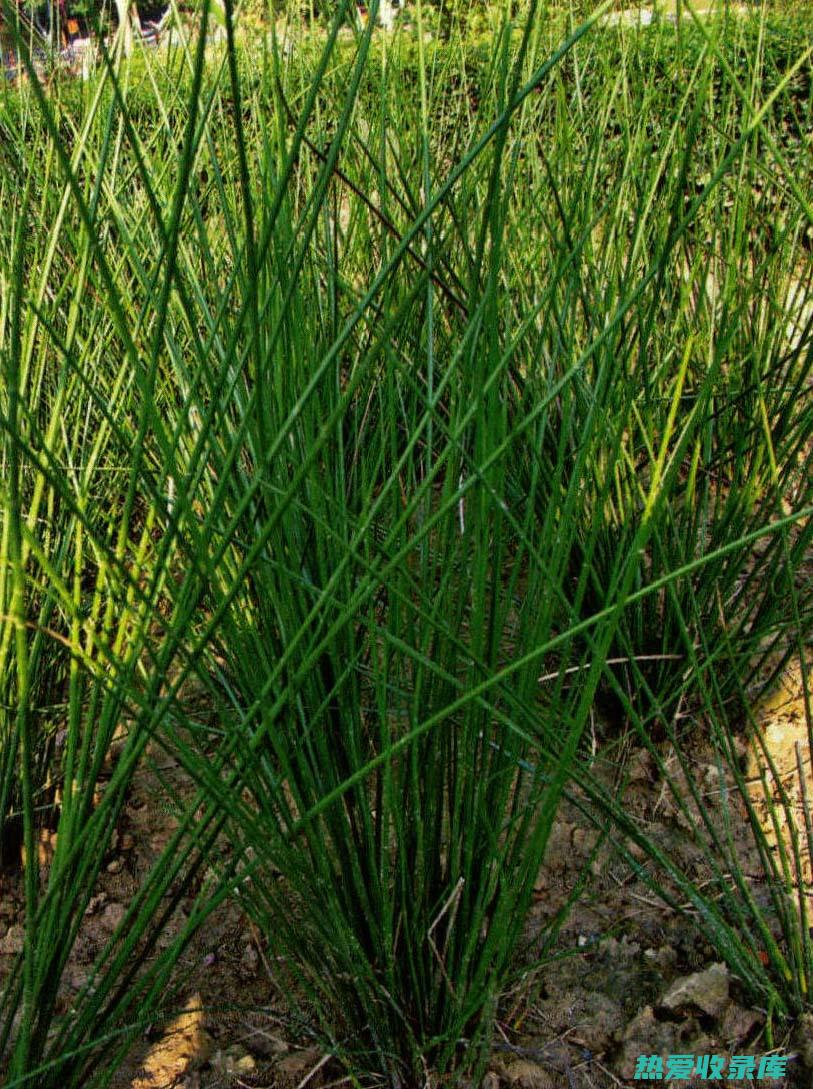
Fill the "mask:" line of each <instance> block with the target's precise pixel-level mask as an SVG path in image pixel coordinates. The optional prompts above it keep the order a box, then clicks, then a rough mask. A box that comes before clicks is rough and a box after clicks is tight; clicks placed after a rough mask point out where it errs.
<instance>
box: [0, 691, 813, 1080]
mask: <svg viewBox="0 0 813 1089" xmlns="http://www.w3.org/2000/svg"><path fill="white" fill-rule="evenodd" d="M789 678H790V679H789V680H788V681H787V682H786V684H785V686H784V687H783V688H781V689H780V690H779V691H778V692H777V694H775V695H774V696H773V697H772V698H771V700H769V701H765V703H764V705H763V706H762V707H761V708H759V715H760V718H761V721H762V725H763V736H765V738H766V739H767V741H766V743H767V744H769V745H770V746H771V749H770V751H771V758H772V760H773V761H774V765H775V769H776V774H777V776H779V777H780V778H785V779H786V780H787V782H788V783H790V781H791V779H792V775H791V773H790V771H789V770H788V769H790V768H791V762H792V761H791V756H790V754H791V752H793V753H795V745H796V742H797V741H802V742H804V746H805V751H807V735H806V725H805V717H804V707H803V701H802V694H801V684H800V680H799V677H798V671H797V673H796V674H795V675H793V674H790V675H789ZM663 755H664V758H665V759H667V760H669V759H670V755H669V753H668V746H666V747H665V749H664V754H663ZM695 759H696V762H697V767H696V774H697V775H698V776H699V778H700V779H701V781H702V777H703V774H704V770H703V769H704V768H708V766H709V763H708V762H709V759H710V754H709V753H708V752H707V751H703V750H702V748H699V747H698V749H697V752H696V754H695ZM755 759H756V757H755V755H754V754H753V753H752V752H749V751H747V750H746V749H744V751H743V763H744V764H748V765H749V768H750V770H753V766H752V765H753V762H754V760H755ZM629 767H630V768H631V775H630V785H629V788H628V791H627V795H626V803H625V804H626V807H627V809H628V811H629V812H631V813H634V814H635V816H636V817H637V818H638V819H640V820H641V821H645V822H646V823H647V825H648V828H649V831H650V833H652V831H653V830H654V831H655V832H656V834H657V836H658V837H659V839H661V840H662V842H664V843H668V844H669V845H670V848H671V849H672V850H673V851H674V850H677V851H678V852H680V857H681V863H682V865H685V866H686V867H687V869H688V871H689V872H694V873H695V876H696V879H697V880H698V881H701V880H703V877H704V872H703V858H702V852H701V851H700V850H699V848H698V847H697V845H696V844H693V843H692V841H691V837H690V836H686V835H685V832H686V829H685V827H683V826H682V817H681V814H680V813H679V811H678V808H677V807H676V806H675V805H674V803H673V802H672V801H671V800H670V796H669V792H668V791H667V790H665V788H664V783H663V782H661V781H660V780H659V777H658V774H657V771H656V765H655V762H654V761H653V759H652V757H651V756H650V755H649V754H647V753H646V751H645V750H640V751H633V752H632V754H631V757H630V764H629ZM159 775H160V778H161V779H163V781H164V787H163V789H164V790H165V789H166V787H167V786H169V787H170V789H177V790H179V791H184V790H185V784H184V783H183V775H182V773H181V771H180V769H178V768H176V767H173V766H172V765H171V763H170V764H169V765H166V764H164V765H162V766H161V767H160V768H159V772H158V773H156V772H155V771H152V772H151V771H149V770H145V771H144V772H142V773H141V774H140V775H139V777H138V779H137V780H136V782H135V783H134V786H133V788H132V790H131V793H130V796H129V798H128V802H127V805H126V808H125V811H124V814H123V818H122V821H121V824H120V827H119V829H118V832H117V836H116V839H115V848H114V851H113V852H112V854H111V856H110V858H109V860H108V861H107V863H106V868H105V870H104V873H103V876H102V879H101V882H100V887H99V890H98V893H97V894H96V895H95V896H94V898H93V901H92V903H91V908H90V910H89V912H88V915H87V918H86V921H85V925H84V927H83V930H82V932H81V934H80V938H79V940H78V942H77V944H76V949H75V952H74V955H73V957H72V960H71V963H70V966H69V969H68V972H67V974H66V977H65V987H64V991H65V996H64V1000H65V1002H69V1001H70V997H71V995H72V994H74V993H76V992H77V991H78V990H79V988H80V987H81V986H82V984H83V983H84V982H85V980H86V979H87V976H88V972H89V969H90V965H91V964H92V962H93V960H94V958H95V956H96V955H97V954H98V952H99V951H100V949H101V948H102V947H103V944H104V943H105V941H106V940H107V939H108V938H109V936H110V934H111V933H112V931H113V930H114V929H115V927H116V926H117V925H118V923H119V922H120V921H121V919H122V918H123V915H124V912H125V910H126V905H127V904H128V903H129V901H130V899H131V898H132V897H133V895H134V894H135V892H136V889H137V888H138V885H139V882H140V880H141V878H142V876H143V874H144V873H145V872H146V871H147V869H148V868H149V866H150V865H151V864H152V863H153V862H154V861H155V859H156V858H157V857H158V855H159V853H160V851H161V849H162V847H163V846H164V845H165V843H166V842H167V840H168V838H169V836H170V834H171V830H172V822H171V821H170V820H169V819H168V816H167V807H166V806H165V805H162V804H161V802H160V791H161V789H162V788H161V787H160V786H159ZM808 777H809V762H808ZM714 793H715V792H714V790H713V789H711V787H710V789H709V792H708V795H709V797H708V804H709V805H713V804H714ZM683 823H685V821H684V822H683ZM780 832H781V830H780ZM737 835H738V837H739V839H740V840H741V842H740V843H738V852H739V851H740V850H741V851H742V852H743V853H742V855H741V857H744V858H746V859H747V857H748V855H747V853H748V850H749V848H748V842H749V833H748V832H747V828H746V824H745V821H744V820H743V822H742V828H741V829H740V830H739V831H738V832H737ZM595 836H596V833H595V830H594V829H593V828H592V827H591V826H590V825H589V823H588V822H587V820H586V818H584V817H583V816H582V815H581V813H580V812H579V810H578V808H576V807H575V806H573V805H571V804H569V803H566V804H564V805H563V806H562V808H561V810H560V813H559V818H558V820H557V823H556V825H555V827H554V830H553V834H552V837H551V840H550V843H549V848H548V852H547V857H546V862H545V866H544V867H543V869H542V871H541V872H540V874H539V878H538V880H537V883H536V888H535V893H534V905H533V909H532V912H531V916H530V919H529V922H528V932H527V938H528V950H529V952H528V956H530V955H532V953H533V950H534V948H535V947H537V946H538V940H539V936H540V935H542V934H544V933H546V932H547V930H548V928H549V924H550V922H551V920H552V919H553V918H554V917H555V916H556V914H557V912H559V911H560V909H561V908H562V907H563V905H565V903H566V902H567V900H568V898H569V896H570V895H571V893H572V892H573V890H574V888H575V887H576V885H577V882H578V881H579V878H580V875H582V874H583V873H584V871H585V867H586V866H587V867H589V870H590V872H591V877H590V880H589V882H588V884H587V886H586V888H585V889H584V890H583V891H582V892H581V894H580V897H579V899H578V902H577V903H576V905H575V906H574V907H573V909H572V910H571V911H570V913H569V915H568V916H567V919H566V921H565V923H564V925H563V926H562V929H561V932H560V933H559V936H558V939H557V941H556V944H555V947H554V948H553V949H552V950H551V951H550V952H549V953H548V954H547V958H546V961H547V962H546V963H544V964H542V965H536V966H532V965H531V964H530V961H527V962H525V963H526V965H527V971H526V972H525V973H524V978H523V979H522V980H521V982H520V983H518V985H517V986H516V987H515V989H514V990H513V991H512V992H511V993H509V994H507V995H506V996H505V998H504V1001H503V1003H502V1008H501V1010H500V1017H499V1023H498V1031H497V1035H496V1038H495V1041H494V1045H493V1051H492V1057H491V1062H490V1067H489V1072H488V1074H487V1077H486V1084H485V1085H484V1087H483V1089H512V1087H516V1089H605V1087H606V1089H609V1087H614V1086H628V1085H629V1086H632V1085H638V1084H641V1080H640V1079H636V1078H635V1077H634V1074H635V1067H636V1060H637V1059H638V1056H640V1055H660V1056H666V1055H667V1054H680V1055H687V1054H690V1053H691V1054H694V1055H704V1054H709V1055H720V1056H725V1057H726V1059H728V1058H730V1056H731V1055H734V1054H737V1055H754V1056H758V1057H761V1056H763V1055H764V1054H766V1053H767V1052H768V1051H769V1050H771V1049H770V1048H769V1047H768V1043H767V1041H766V1024H765V1022H766V1016H765V1011H761V1010H758V1009H753V1008H749V1006H748V1004H747V1002H746V1001H745V1000H744V998H743V995H742V993H741V991H740V989H739V987H738V983H737V981H736V979H734V978H732V977H731V975H730V974H729V972H728V970H727V969H726V968H725V966H724V964H723V963H722V958H721V957H720V956H719V954H718V952H717V951H716V950H715V949H714V948H712V947H711V946H710V945H709V944H708V943H707V942H706V941H705V939H704V938H703V936H702V935H701V933H700V932H699V930H698V929H696V928H695V926H694V925H693V923H692V919H691V916H690V914H689V915H687V914H683V913H678V912H675V911H673V910H671V909H670V908H668V907H667V906H666V905H665V904H664V903H663V902H662V901H660V900H659V899H658V898H657V897H656V896H655V895H654V894H653V892H652V891H651V890H650V889H649V887H648V886H647V885H646V884H645V883H644V882H643V881H642V880H640V879H638V878H637V877H636V876H635V874H634V873H633V872H631V870H630V867H629V865H628V864H626V863H625V862H624V861H623V860H622V859H621V858H620V857H619V856H618V854H617V852H615V851H614V850H613V848H612V847H611V845H610V844H609V843H603V844H602V845H601V847H600V849H599V850H598V851H597V852H596V851H594V846H595ZM755 880H756V881H758V878H756V877H755ZM5 884H6V888H5V890H4V895H3V896H2V897H0V979H2V977H3V975H4V974H5V972H6V971H7V970H8V968H9V967H10V965H11V963H12V957H13V954H14V953H15V952H17V951H18V949H19V948H20V947H21V944H20V943H21V940H22V928H21V925H20V919H21V909H20V901H19V898H18V896H17V895H16V894H15V892H14V889H13V887H12V886H11V885H10V884H9V882H8V880H6V882H5ZM184 906H186V908H188V907H189V905H182V906H181V911H183V910H184ZM180 923H181V918H180V916H179V918H178V926H180ZM176 931H177V928H176ZM172 933H173V930H172V928H170V932H169V933H168V934H167V938H166V940H169V939H171V937H172ZM266 952H267V951H266V948H265V943H264V941H263V939H262V936H261V935H260V934H258V933H257V932H256V930H255V929H254V928H253V926H252V924H251V923H250V922H249V920H248V919H247V918H246V917H245V916H244V915H243V914H242V913H241V910H240V908H239V906H238V905H236V904H235V903H227V904H226V905H224V906H223V907H221V908H220V909H219V910H218V911H217V912H216V913H215V914H214V915H213V916H212V917H211V919H210V920H209V922H208V923H207V925H206V927H205V928H204V929H203V931H202V932H200V933H199V935H198V936H197V938H196V939H195V941H194V943H193V944H192V946H191V947H190V949H189V950H188V951H187V954H186V955H185V959H184V962H183V964H182V965H181V970H182V972H183V973H184V976H185V979H186V981H187V982H186V984H185V989H184V1001H185V1009H184V1010H183V1011H182V1012H181V1013H179V1014H178V1016H177V1017H175V1018H174V1020H172V1021H170V1022H169V1023H168V1024H166V1025H163V1026H155V1027H154V1028H153V1030H152V1031H151V1032H150V1033H149V1034H148V1035H146V1036H145V1037H144V1038H143V1039H142V1040H141V1042H140V1043H139V1045H138V1047H137V1048H135V1049H134V1052H133V1054H132V1056H131V1060H130V1061H129V1062H128V1064H127V1066H126V1067H125V1068H124V1069H123V1070H122V1071H121V1072H120V1074H119V1076H118V1077H117V1079H116V1081H115V1083H114V1084H115V1089H170V1087H175V1089H226V1087H230V1089H238V1087H252V1089H262V1087H269V1089H270V1087H275V1089H305V1086H309V1087H310V1089H326V1087H327V1086H332V1085H336V1084H341V1083H343V1082H347V1084H349V1079H346V1078H343V1077H342V1073H341V1071H340V1070H336V1069H334V1068H333V1065H332V1063H331V1062H330V1061H329V1059H328V1058H327V1057H325V1056H323V1055H321V1054H320V1053H319V1051H318V1050H316V1049H315V1048H314V1046H313V1041H312V1040H309V1039H307V1038H305V1037H303V1036H302V1034H301V1030H299V1031H298V1030H297V1027H296V1026H295V1025H292V1023H291V1021H290V1017H289V1016H288V1015H286V1013H285V1004H284V1001H283V996H282V995H281V994H280V993H279V991H278V988H277V985H276V984H275V980H274V975H273V971H272V969H271V966H270V965H269V963H268V959H267V956H266ZM520 975H522V973H520ZM811 1028H813V1017H811V1018H810V1020H809V1021H808V1022H805V1023H803V1024H800V1025H797V1026H796V1028H795V1030H793V1031H791V1030H790V1029H783V1028H782V1026H781V1025H778V1026H777V1025H776V1024H775V1025H774V1030H775V1033H776V1039H775V1041H774V1043H775V1050H776V1051H777V1053H779V1054H785V1055H789V1056H791V1058H790V1061H789V1065H788V1074H787V1076H786V1077H783V1078H776V1079H761V1080H756V1079H753V1080H748V1079H747V1078H744V1079H740V1080H739V1081H738V1084H741V1085H745V1086H750V1085H759V1086H776V1087H780V1086H781V1087H787V1089H793V1087H798V1089H801V1087H803V1086H804V1087H805V1089H807V1087H808V1086H809V1085H810V1084H812V1083H813V1073H811V1070H813V1054H811V1053H812V1052H813V1042H811V1032H810V1030H811ZM649 1080H661V1079H649ZM662 1080H664V1081H666V1080H668V1081H669V1084H671V1085H674V1086H692V1085H704V1084H706V1081H704V1080H702V1079H695V1080H694V1081H693V1080H691V1079H689V1080H687V1079H685V1078H683V1079H679V1078H671V1079H667V1078H666V1077H665V1076H664V1078H663V1079H662ZM727 1080H728V1079H727Z"/></svg>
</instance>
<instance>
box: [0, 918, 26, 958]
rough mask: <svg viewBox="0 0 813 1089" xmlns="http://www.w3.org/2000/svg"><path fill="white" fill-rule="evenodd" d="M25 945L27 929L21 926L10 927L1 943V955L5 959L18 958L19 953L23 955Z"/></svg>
mask: <svg viewBox="0 0 813 1089" xmlns="http://www.w3.org/2000/svg"><path fill="white" fill-rule="evenodd" d="M24 944H25V929H24V928H23V927H22V926H20V925H19V924H18V925H17V926H10V927H9V928H8V930H7V931H6V934H5V937H4V938H3V940H2V941H0V955H2V956H4V957H13V956H16V955H17V953H22V951H23V945H24Z"/></svg>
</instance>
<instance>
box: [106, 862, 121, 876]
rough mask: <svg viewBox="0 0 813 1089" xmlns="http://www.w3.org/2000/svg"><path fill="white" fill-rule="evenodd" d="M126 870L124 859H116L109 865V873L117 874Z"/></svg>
mask: <svg viewBox="0 0 813 1089" xmlns="http://www.w3.org/2000/svg"><path fill="white" fill-rule="evenodd" d="M123 869H124V859H121V858H114V859H113V861H112V862H108V863H107V872H108V873H112V874H116V873H121V871H122V870H123Z"/></svg>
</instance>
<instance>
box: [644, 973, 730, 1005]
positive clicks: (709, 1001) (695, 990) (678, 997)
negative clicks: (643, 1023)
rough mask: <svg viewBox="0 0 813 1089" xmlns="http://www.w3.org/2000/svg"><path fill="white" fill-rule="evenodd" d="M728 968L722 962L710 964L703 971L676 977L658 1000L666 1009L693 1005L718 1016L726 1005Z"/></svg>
mask: <svg viewBox="0 0 813 1089" xmlns="http://www.w3.org/2000/svg"><path fill="white" fill-rule="evenodd" d="M728 983H729V975H728V969H727V968H726V966H725V965H724V964H722V963H718V964H712V965H711V966H710V967H709V968H706V970H705V971H703V972H693V973H692V974H691V975H690V976H683V977H682V978H681V979H676V980H675V982H674V983H673V984H672V986H671V987H670V988H669V990H668V991H667V992H666V994H665V995H664V996H663V998H662V999H661V1001H660V1005H661V1006H662V1007H664V1008H665V1009H667V1010H685V1009H687V1008H688V1007H691V1006H695V1007H696V1008H697V1009H699V1010H702V1012H703V1013H705V1014H708V1016H709V1017H719V1016H720V1015H721V1014H722V1013H723V1011H724V1010H725V1008H726V1006H727V1005H728Z"/></svg>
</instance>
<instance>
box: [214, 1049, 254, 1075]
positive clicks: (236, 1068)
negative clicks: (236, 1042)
mask: <svg viewBox="0 0 813 1089" xmlns="http://www.w3.org/2000/svg"><path fill="white" fill-rule="evenodd" d="M211 1065H212V1067H213V1069H214V1070H216V1071H217V1072H218V1074H226V1075H228V1076H230V1077H235V1076H237V1077H239V1076H240V1075H241V1074H253V1073H254V1071H255V1070H256V1069H257V1062H256V1060H255V1059H254V1057H253V1056H252V1055H248V1054H247V1053H246V1052H245V1051H243V1050H242V1049H241V1048H239V1047H230V1048H227V1049H226V1050H225V1051H219V1050H218V1051H217V1052H215V1055H214V1057H213V1058H212V1060H211Z"/></svg>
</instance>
